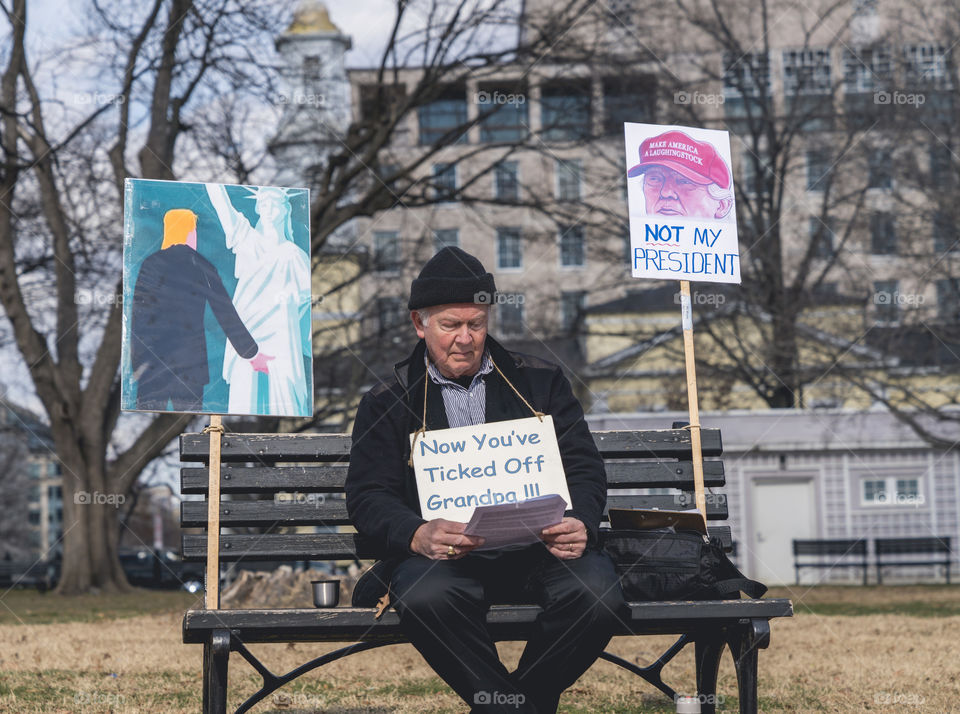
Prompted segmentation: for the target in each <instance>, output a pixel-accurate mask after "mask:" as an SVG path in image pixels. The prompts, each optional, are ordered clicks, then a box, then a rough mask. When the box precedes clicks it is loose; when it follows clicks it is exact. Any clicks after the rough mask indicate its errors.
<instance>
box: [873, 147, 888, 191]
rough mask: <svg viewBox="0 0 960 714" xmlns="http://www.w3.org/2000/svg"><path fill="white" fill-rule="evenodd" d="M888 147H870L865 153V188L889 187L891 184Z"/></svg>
mask: <svg viewBox="0 0 960 714" xmlns="http://www.w3.org/2000/svg"><path fill="white" fill-rule="evenodd" d="M892 163H893V156H892V155H891V153H890V149H886V148H874V149H870V151H869V154H868V155H867V188H890V187H891V185H892V184H893V171H892V168H893V167H892V166H891V164H892Z"/></svg>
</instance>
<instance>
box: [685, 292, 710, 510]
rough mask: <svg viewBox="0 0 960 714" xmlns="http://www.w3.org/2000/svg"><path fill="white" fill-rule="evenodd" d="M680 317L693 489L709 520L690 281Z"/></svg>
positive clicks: (699, 505)
mask: <svg viewBox="0 0 960 714" xmlns="http://www.w3.org/2000/svg"><path fill="white" fill-rule="evenodd" d="M680 318H681V323H682V326H683V354H684V359H685V362H686V368H687V410H688V412H689V414H690V449H691V455H692V456H693V489H694V499H695V501H696V505H697V510H698V511H700V515H702V516H703V521H704V523H706V521H707V499H706V496H705V495H704V488H703V448H702V446H701V442H700V407H699V405H698V403H697V367H696V362H695V361H694V355H693V303H692V301H691V300H690V281H689V280H681V281H680Z"/></svg>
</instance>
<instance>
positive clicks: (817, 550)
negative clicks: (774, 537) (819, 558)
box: [793, 538, 867, 557]
mask: <svg viewBox="0 0 960 714" xmlns="http://www.w3.org/2000/svg"><path fill="white" fill-rule="evenodd" d="M793 554H794V555H859V556H864V557H866V555H867V541H866V539H862V538H853V539H851V538H847V539H833V540H795V541H793Z"/></svg>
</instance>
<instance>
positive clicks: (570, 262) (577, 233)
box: [560, 226, 584, 267]
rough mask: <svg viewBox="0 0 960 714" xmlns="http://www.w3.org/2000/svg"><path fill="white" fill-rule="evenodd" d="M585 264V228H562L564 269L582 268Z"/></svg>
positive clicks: (561, 262)
mask: <svg viewBox="0 0 960 714" xmlns="http://www.w3.org/2000/svg"><path fill="white" fill-rule="evenodd" d="M583 264H584V248H583V226H561V228H560V265H562V266H563V267H580V266H582V265H583Z"/></svg>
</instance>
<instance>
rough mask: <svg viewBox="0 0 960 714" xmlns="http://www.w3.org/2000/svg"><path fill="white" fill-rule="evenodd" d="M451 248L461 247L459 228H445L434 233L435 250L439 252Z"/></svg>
mask: <svg viewBox="0 0 960 714" xmlns="http://www.w3.org/2000/svg"><path fill="white" fill-rule="evenodd" d="M447 246H450V247H452V248H459V247H460V231H459V229H457V228H443V229H441V230H438V231H434V232H433V249H434V250H435V251H438V250H440V249H442V248H446V247H447Z"/></svg>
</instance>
